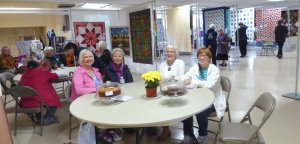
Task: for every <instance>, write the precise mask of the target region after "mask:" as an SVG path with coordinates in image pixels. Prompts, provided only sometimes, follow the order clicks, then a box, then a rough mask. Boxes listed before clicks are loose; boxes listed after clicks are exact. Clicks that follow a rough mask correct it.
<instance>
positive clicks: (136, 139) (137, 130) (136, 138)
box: [135, 128, 146, 144]
mask: <svg viewBox="0 0 300 144" xmlns="http://www.w3.org/2000/svg"><path fill="white" fill-rule="evenodd" d="M140 129H142V132H141V135H140ZM145 129H146V128H135V143H136V144H140V141H141V139H142V138H143V136H144V134H145Z"/></svg>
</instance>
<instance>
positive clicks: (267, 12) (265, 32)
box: [255, 9, 281, 42]
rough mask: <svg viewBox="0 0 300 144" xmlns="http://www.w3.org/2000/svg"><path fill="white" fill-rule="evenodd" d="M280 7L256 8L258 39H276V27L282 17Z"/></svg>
mask: <svg viewBox="0 0 300 144" xmlns="http://www.w3.org/2000/svg"><path fill="white" fill-rule="evenodd" d="M280 12H281V10H280V9H256V10H255V17H256V18H255V26H256V29H257V30H256V40H257V41H262V40H263V41H271V42H272V41H274V40H275V34H274V31H275V27H276V26H277V21H278V20H280V19H281V16H280Z"/></svg>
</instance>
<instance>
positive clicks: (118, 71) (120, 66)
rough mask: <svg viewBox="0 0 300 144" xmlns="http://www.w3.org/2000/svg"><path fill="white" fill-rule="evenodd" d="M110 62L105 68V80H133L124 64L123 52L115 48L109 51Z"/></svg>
mask: <svg viewBox="0 0 300 144" xmlns="http://www.w3.org/2000/svg"><path fill="white" fill-rule="evenodd" d="M111 57H112V62H111V63H110V64H109V65H108V66H106V68H105V72H106V73H105V74H106V75H105V80H106V81H111V82H119V83H123V80H124V81H125V83H130V82H133V78H132V74H131V72H130V70H129V67H128V66H127V65H126V64H124V52H123V50H122V49H120V48H115V49H113V50H112V52H111Z"/></svg>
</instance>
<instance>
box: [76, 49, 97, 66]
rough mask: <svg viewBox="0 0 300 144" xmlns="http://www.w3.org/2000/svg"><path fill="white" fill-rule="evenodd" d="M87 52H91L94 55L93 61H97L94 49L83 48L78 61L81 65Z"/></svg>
mask: <svg viewBox="0 0 300 144" xmlns="http://www.w3.org/2000/svg"><path fill="white" fill-rule="evenodd" d="M86 53H91V54H92V56H93V61H94V62H95V58H94V55H93V53H92V51H90V50H89V49H83V50H81V51H80V53H79V58H78V63H79V65H82V61H83V57H84V55H85V54H86ZM94 62H93V63H94Z"/></svg>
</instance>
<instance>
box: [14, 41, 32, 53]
mask: <svg viewBox="0 0 300 144" xmlns="http://www.w3.org/2000/svg"><path fill="white" fill-rule="evenodd" d="M16 45H17V48H18V50H19V55H30V41H17V42H16Z"/></svg>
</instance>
